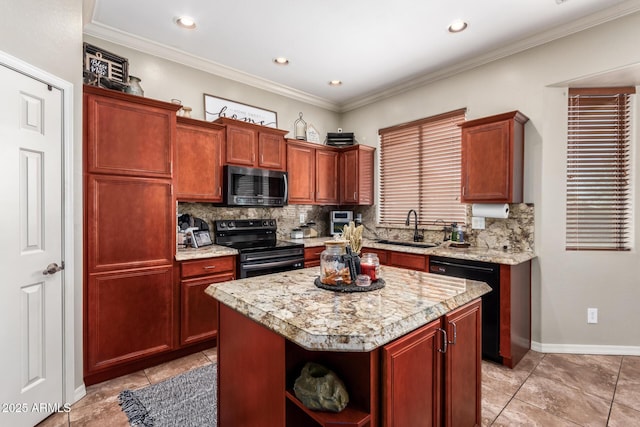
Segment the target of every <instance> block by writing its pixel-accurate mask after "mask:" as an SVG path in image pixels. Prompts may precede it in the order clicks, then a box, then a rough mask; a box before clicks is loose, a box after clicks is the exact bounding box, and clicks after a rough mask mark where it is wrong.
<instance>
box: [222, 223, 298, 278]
mask: <svg viewBox="0 0 640 427" xmlns="http://www.w3.org/2000/svg"><path fill="white" fill-rule="evenodd" d="M277 229H278V227H277V222H276V220H275V219H231V220H226V219H225V220H218V221H214V236H215V237H214V240H215V244H216V245H222V246H227V247H230V248H233V249H236V250H237V251H238V252H239V254H240V256H239V259H238V267H237V277H238V278H240V279H243V278H246V277H254V276H261V275H264V274H271V273H278V272H282V271H288V270H294V269H297V268H303V267H304V245H303V244H302V243H295V242H290V241H287V240H278V239H277V237H276V235H277V233H276V232H277Z"/></svg>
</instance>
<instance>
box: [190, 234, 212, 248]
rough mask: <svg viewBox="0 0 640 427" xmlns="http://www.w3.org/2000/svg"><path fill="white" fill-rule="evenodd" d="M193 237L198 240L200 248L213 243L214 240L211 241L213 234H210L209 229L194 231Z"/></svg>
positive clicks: (197, 243)
mask: <svg viewBox="0 0 640 427" xmlns="http://www.w3.org/2000/svg"><path fill="white" fill-rule="evenodd" d="M193 238H194V240H195V241H196V245H197V247H198V248H201V247H202V246H209V245H212V244H213V242H212V241H211V235H210V234H209V232H208V231H207V230H199V231H197V230H196V231H194V232H193Z"/></svg>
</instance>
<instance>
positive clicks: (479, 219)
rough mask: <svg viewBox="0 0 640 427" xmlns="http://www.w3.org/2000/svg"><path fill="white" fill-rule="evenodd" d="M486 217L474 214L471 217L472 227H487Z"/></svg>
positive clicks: (475, 228)
mask: <svg viewBox="0 0 640 427" xmlns="http://www.w3.org/2000/svg"><path fill="white" fill-rule="evenodd" d="M484 224H485V222H484V217H483V216H472V217H471V228H473V229H474V230H484V227H485V225H484Z"/></svg>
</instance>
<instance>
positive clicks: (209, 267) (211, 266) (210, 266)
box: [203, 265, 216, 270]
mask: <svg viewBox="0 0 640 427" xmlns="http://www.w3.org/2000/svg"><path fill="white" fill-rule="evenodd" d="M203 268H204V269H205V270H213V269H214V268H216V266H215V265H207V266H205V267H203Z"/></svg>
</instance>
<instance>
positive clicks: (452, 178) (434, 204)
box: [379, 109, 466, 225]
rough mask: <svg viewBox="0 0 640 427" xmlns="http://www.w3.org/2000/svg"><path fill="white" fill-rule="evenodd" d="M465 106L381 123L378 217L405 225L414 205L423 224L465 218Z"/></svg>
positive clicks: (463, 219) (391, 223)
mask: <svg viewBox="0 0 640 427" xmlns="http://www.w3.org/2000/svg"><path fill="white" fill-rule="evenodd" d="M465 111H466V110H464V109H461V110H456V111H452V112H449V113H445V114H441V115H438V116H434V117H429V118H426V119H421V120H417V121H414V122H410V123H405V124H402V125H398V126H393V127H389V128H385V129H380V131H379V134H380V137H381V141H380V223H382V224H388V225H402V224H404V223H405V220H406V218H407V212H408V211H409V210H410V209H415V210H416V211H417V212H418V218H419V221H420V224H422V225H424V224H429V223H433V222H435V221H436V220H442V221H444V222H445V223H452V222H458V223H464V222H465V220H466V208H465V205H464V204H462V203H460V146H461V141H460V140H461V132H460V128H459V127H458V124H459V123H462V122H463V121H464V115H465Z"/></svg>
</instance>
